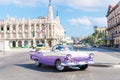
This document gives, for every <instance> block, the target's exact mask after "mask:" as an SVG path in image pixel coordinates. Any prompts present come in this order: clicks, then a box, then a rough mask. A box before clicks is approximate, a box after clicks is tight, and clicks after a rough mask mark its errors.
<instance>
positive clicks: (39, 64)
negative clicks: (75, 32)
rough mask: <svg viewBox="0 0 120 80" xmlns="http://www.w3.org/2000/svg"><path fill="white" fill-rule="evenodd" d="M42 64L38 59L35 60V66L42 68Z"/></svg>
mask: <svg viewBox="0 0 120 80" xmlns="http://www.w3.org/2000/svg"><path fill="white" fill-rule="evenodd" d="M41 65H42V64H41V63H40V62H39V61H38V59H36V60H35V66H37V67H40V66H41Z"/></svg>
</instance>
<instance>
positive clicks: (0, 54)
mask: <svg viewBox="0 0 120 80" xmlns="http://www.w3.org/2000/svg"><path fill="white" fill-rule="evenodd" d="M29 51H30V49H29V48H14V49H10V50H7V51H0V57H7V56H11V55H15V54H19V53H18V52H29Z"/></svg>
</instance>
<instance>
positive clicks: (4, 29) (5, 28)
mask: <svg viewBox="0 0 120 80" xmlns="http://www.w3.org/2000/svg"><path fill="white" fill-rule="evenodd" d="M6 38H7V36H6V24H5V25H4V39H6Z"/></svg>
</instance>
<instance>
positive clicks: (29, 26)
mask: <svg viewBox="0 0 120 80" xmlns="http://www.w3.org/2000/svg"><path fill="white" fill-rule="evenodd" d="M28 33H29V34H28V35H29V38H31V37H32V36H31V34H32V33H31V24H30V21H29V24H28Z"/></svg>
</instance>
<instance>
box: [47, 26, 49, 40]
mask: <svg viewBox="0 0 120 80" xmlns="http://www.w3.org/2000/svg"><path fill="white" fill-rule="evenodd" d="M49 29H50V28H49V25H48V24H47V37H48V38H49V37H50V36H49V34H50V30H49Z"/></svg>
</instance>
